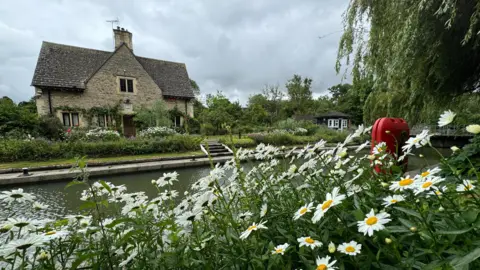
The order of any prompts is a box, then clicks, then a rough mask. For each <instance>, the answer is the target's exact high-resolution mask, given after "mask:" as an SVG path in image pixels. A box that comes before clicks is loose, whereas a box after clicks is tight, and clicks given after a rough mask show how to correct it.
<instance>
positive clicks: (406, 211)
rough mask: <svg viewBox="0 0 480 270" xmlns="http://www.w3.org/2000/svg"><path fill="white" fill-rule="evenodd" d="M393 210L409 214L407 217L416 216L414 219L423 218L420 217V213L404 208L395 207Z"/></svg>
mask: <svg viewBox="0 0 480 270" xmlns="http://www.w3.org/2000/svg"><path fill="white" fill-rule="evenodd" d="M393 208H395V209H397V210H398V211H402V212H404V213H405V214H407V215H410V216H414V217H416V218H419V219H421V218H422V216H421V215H420V213H418V212H417V211H415V210H412V209H407V208H403V207H398V206H396V207H393Z"/></svg>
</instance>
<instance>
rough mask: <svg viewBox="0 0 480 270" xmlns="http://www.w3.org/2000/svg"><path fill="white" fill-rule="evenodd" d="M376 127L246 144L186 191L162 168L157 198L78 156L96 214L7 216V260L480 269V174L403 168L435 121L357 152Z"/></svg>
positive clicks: (12, 263)
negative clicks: (252, 162)
mask: <svg viewBox="0 0 480 270" xmlns="http://www.w3.org/2000/svg"><path fill="white" fill-rule="evenodd" d="M367 130H368V129H363V128H362V129H361V130H359V131H358V132H356V133H355V134H353V135H350V136H349V137H347V139H346V140H345V141H344V142H343V143H341V144H339V145H338V146H337V147H335V148H334V149H330V150H320V149H322V147H323V146H324V145H325V143H326V142H325V141H319V142H317V143H316V144H314V145H311V146H308V147H305V148H304V149H302V151H301V152H300V153H296V152H293V151H291V152H282V151H281V149H280V148H277V147H274V146H271V145H264V144H261V145H258V146H257V148H256V149H255V150H241V151H238V152H236V158H235V159H232V160H230V161H228V162H226V163H225V164H223V165H217V166H216V167H215V168H212V170H211V171H210V173H209V175H207V176H204V177H202V178H200V179H197V180H196V181H195V182H194V183H193V184H192V186H191V188H190V190H188V191H187V192H185V193H184V198H183V200H181V201H178V200H177V197H178V196H179V192H178V191H176V190H174V189H173V184H174V183H175V182H176V181H178V180H177V177H178V174H177V173H175V172H174V173H165V174H164V175H163V176H161V177H160V178H159V179H156V180H152V188H156V189H157V190H158V196H157V197H155V198H148V197H147V196H146V195H145V194H144V193H143V192H135V193H128V192H127V190H126V187H125V186H123V185H121V186H115V185H113V184H111V183H106V182H102V181H100V182H95V183H91V182H90V181H89V180H88V174H87V173H86V171H85V168H84V167H82V164H83V163H82V162H79V164H80V169H81V170H82V174H81V175H82V176H83V181H82V182H73V183H72V184H81V185H84V186H85V190H84V191H83V193H82V195H81V200H83V201H85V203H84V205H83V206H82V209H84V211H86V212H85V214H89V215H80V214H78V215H70V216H67V217H65V218H63V219H60V220H57V221H51V220H31V219H25V218H23V219H22V218H10V219H8V220H6V221H4V223H3V224H2V226H1V227H0V230H1V232H2V233H3V234H4V235H5V237H6V239H5V240H6V241H2V246H1V248H0V257H2V258H3V261H2V262H0V268H2V267H5V268H8V269H10V268H17V267H22V266H25V267H28V268H39V269H53V268H75V267H83V268H93V269H114V268H125V269H158V268H165V269H192V268H193V269H299V268H302V269H315V268H316V269H363V268H367V269H369V268H374V269H413V268H415V269H467V268H468V267H469V269H479V268H480V261H479V260H477V259H478V258H479V257H480V241H479V233H480V217H479V214H480V193H479V192H478V188H477V187H476V185H477V182H476V181H474V180H472V179H471V178H466V177H460V176H459V175H458V174H454V175H452V176H451V177H449V178H443V177H442V176H441V175H442V173H444V172H442V171H441V170H440V169H439V168H430V169H428V170H422V171H421V172H420V173H419V174H418V175H403V173H402V172H401V171H400V167H399V166H398V165H397V160H401V159H403V158H405V157H406V156H408V155H411V152H412V150H413V149H414V148H420V147H429V140H430V135H429V134H428V132H423V133H422V134H420V135H418V136H417V137H415V138H410V139H409V140H408V141H407V143H406V145H405V146H404V147H403V150H404V154H403V155H402V156H401V157H395V156H391V155H390V154H388V153H386V152H385V147H384V145H377V146H376V147H375V153H374V154H372V155H368V156H367V155H364V156H361V157H354V156H351V155H349V153H348V150H347V149H346V148H345V146H346V144H347V143H348V142H349V141H351V140H353V139H354V138H355V137H358V136H361V135H363V134H364V133H365V132H367ZM476 136H479V135H476ZM362 147H366V144H362V145H361V146H359V148H358V149H356V150H352V151H356V152H359V151H360V150H361V148H362ZM458 151H464V150H462V149H460V150H457V152H458ZM275 157H281V159H282V160H278V159H276V158H275ZM250 158H255V159H258V160H261V161H262V163H261V164H259V165H257V166H254V167H253V168H252V169H249V170H245V168H242V167H241V166H240V162H239V161H240V160H245V159H250ZM442 162H443V163H445V164H446V163H447V162H448V160H445V159H442ZM373 166H380V167H381V169H383V172H382V173H376V172H375V171H374V170H373ZM449 170H455V168H453V167H449ZM473 175H478V168H476V167H474V166H472V174H471V175H470V177H473ZM34 199H35V198H33V196H32V195H29V194H27V193H25V192H23V190H21V189H18V190H13V191H11V192H8V191H4V192H3V194H2V195H0V200H3V201H4V202H5V203H6V204H9V205H11V204H26V205H32V202H33V201H34ZM32 207H33V208H35V209H37V208H38V209H42V208H45V207H46V206H45V205H42V204H38V203H37V204H33V206H32ZM106 208H111V209H106ZM5 209H7V208H5ZM4 211H9V210H4ZM106 211H111V212H110V213H114V214H113V216H111V217H109V218H105V212H106Z"/></svg>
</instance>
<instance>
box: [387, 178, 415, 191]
mask: <svg viewBox="0 0 480 270" xmlns="http://www.w3.org/2000/svg"><path fill="white" fill-rule="evenodd" d="M414 183H415V181H413V179H412V178H410V176H407V177H404V178H402V179H400V180H399V181H395V182H393V183H392V184H391V185H390V190H393V191H397V190H400V191H403V190H406V189H414V188H415V184H414Z"/></svg>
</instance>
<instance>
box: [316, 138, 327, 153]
mask: <svg viewBox="0 0 480 270" xmlns="http://www.w3.org/2000/svg"><path fill="white" fill-rule="evenodd" d="M326 143H327V142H326V141H325V140H323V139H322V140H320V141H318V142H317V143H316V144H315V145H314V146H313V149H312V150H313V151H317V150H319V149H322V148H324V147H325V144H326Z"/></svg>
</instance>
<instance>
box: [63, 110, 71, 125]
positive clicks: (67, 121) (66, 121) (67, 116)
mask: <svg viewBox="0 0 480 270" xmlns="http://www.w3.org/2000/svg"><path fill="white" fill-rule="evenodd" d="M62 116H63V125H64V126H66V127H69V126H70V114H69V113H62Z"/></svg>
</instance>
